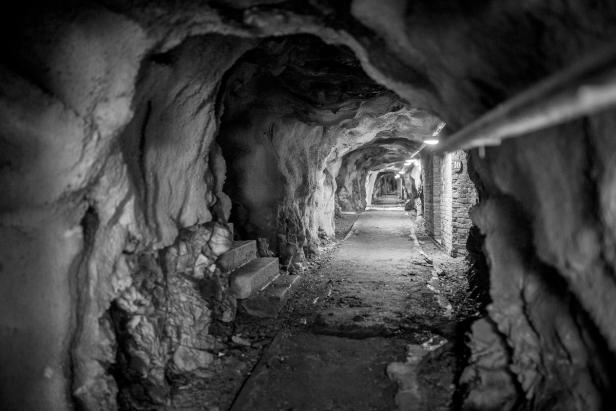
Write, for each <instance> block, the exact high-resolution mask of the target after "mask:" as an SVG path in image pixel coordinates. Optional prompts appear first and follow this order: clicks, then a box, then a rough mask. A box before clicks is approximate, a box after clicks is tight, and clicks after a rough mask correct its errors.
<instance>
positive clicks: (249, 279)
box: [230, 257, 279, 300]
mask: <svg viewBox="0 0 616 411" xmlns="http://www.w3.org/2000/svg"><path fill="white" fill-rule="evenodd" d="M278 275H279V267H278V258H277V257H263V258H257V259H254V260H252V261H250V262H249V263H247V264H245V265H244V266H242V267H241V268H239V269H238V270H236V271H234V272H233V273H232V274H231V280H230V283H231V291H232V292H233V293H234V295H235V296H236V298H238V299H240V300H241V299H244V298H248V297H250V296H251V295H254V294H256V293H257V292H259V291H260V290H261V289H262V288H263V287H264V286H266V285H267V284H268V283H270V282H271V281H273V280H274V279H275V278H276V277H277V276H278Z"/></svg>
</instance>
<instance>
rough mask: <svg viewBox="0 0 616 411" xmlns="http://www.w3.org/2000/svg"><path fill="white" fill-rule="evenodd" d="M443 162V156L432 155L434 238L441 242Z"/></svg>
mask: <svg viewBox="0 0 616 411" xmlns="http://www.w3.org/2000/svg"><path fill="white" fill-rule="evenodd" d="M441 163H442V157H440V156H433V157H432V179H433V183H432V220H433V221H434V229H433V232H432V235H433V236H434V239H435V240H436V241H438V242H439V243H442V229H443V223H442V221H441V194H442V188H441V187H442V180H441V175H442V174H441V171H442V170H441Z"/></svg>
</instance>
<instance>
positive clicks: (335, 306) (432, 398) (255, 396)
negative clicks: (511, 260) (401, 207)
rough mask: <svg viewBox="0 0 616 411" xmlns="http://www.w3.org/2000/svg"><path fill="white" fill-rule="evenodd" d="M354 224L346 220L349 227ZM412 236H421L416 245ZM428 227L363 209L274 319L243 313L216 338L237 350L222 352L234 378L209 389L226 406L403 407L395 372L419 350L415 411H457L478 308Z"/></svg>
mask: <svg viewBox="0 0 616 411" xmlns="http://www.w3.org/2000/svg"><path fill="white" fill-rule="evenodd" d="M345 217H346V216H345ZM355 218H356V216H353V215H348V218H346V219H345V220H346V221H345V224H346V226H347V227H351V225H352V224H353V220H354V219H355ZM419 226H420V224H419ZM412 231H414V232H415V231H416V232H417V233H418V234H417V236H416V237H413V238H409V236H410V235H411V232H412ZM422 232H423V230H421V227H418V228H417V230H411V220H410V218H409V217H408V216H407V215H406V213H405V212H403V211H367V212H364V213H363V214H361V216H359V219H358V220H357V222H356V223H355V225H354V226H353V228H352V233H350V236H349V237H348V238H347V239H346V240H343V241H339V242H337V243H333V244H330V245H328V246H327V247H326V248H325V249H324V251H323V252H322V253H321V255H320V256H319V257H318V258H317V259H316V260H315V261H313V262H311V263H308V264H306V270H305V272H304V277H303V279H302V282H301V284H300V285H299V286H298V287H297V289H296V290H295V291H294V294H293V296H292V298H291V299H290V301H289V303H288V304H287V306H286V307H285V308H284V309H283V312H282V313H281V315H280V317H279V318H278V319H270V320H262V319H254V318H251V317H248V316H246V315H242V314H241V313H240V315H239V317H238V320H237V322H236V324H235V325H234V326H233V328H231V327H229V326H221V328H220V329H219V330H217V332H218V333H219V335H221V336H225V335H226V337H227V338H228V339H229V341H235V342H234V343H232V344H234V345H235V347H234V348H232V349H230V350H225V351H221V352H220V353H218V355H219V356H220V360H221V364H225V365H226V366H232V367H235V370H236V371H233V372H231V371H226V374H225V375H226V377H225V378H223V379H222V380H221V379H220V378H216V379H215V380H216V381H214V380H211V381H210V385H209V387H208V388H207V390H208V391H210V392H211V390H212V388H213V387H212V384H215V385H217V386H218V387H220V390H221V391H219V393H220V396H219V400H220V402H219V404H218V406H219V409H221V410H222V409H228V408H230V407H231V406H232V408H231V409H233V410H291V409H292V410H390V409H395V408H396V403H395V401H396V399H395V395H396V392H397V391H398V388H399V387H398V384H396V382H395V381H393V380H395V379H396V377H395V376H391V378H392V379H393V380H392V379H390V378H389V377H388V375H387V371H386V370H387V365H388V364H389V363H392V362H399V363H400V364H405V362H406V363H408V361H410V359H411V357H412V356H410V354H409V353H410V352H411V351H412V350H413V349H414V350H415V351H414V352H421V356H422V357H423V360H422V361H421V362H419V363H418V364H416V365H414V366H413V367H412V372H413V373H415V374H413V375H414V376H413V381H414V382H413V384H416V385H417V384H419V385H418V388H417V389H415V391H417V392H418V393H419V394H417V395H419V396H420V397H422V398H423V400H427V401H428V402H427V403H425V404H424V403H422V402H421V401H423V400H421V401H420V399H418V398H413V401H412V402H413V403H414V404H419V405H418V407H419V408H414V409H434V410H440V409H443V410H444V409H449V408H450V405H451V398H452V396H453V386H452V381H453V375H454V373H455V371H456V355H455V354H456V352H455V345H454V344H453V342H454V340H455V338H456V325H457V324H459V323H460V322H461V321H463V320H464V319H466V318H468V317H469V316H472V315H474V314H475V311H476V306H475V305H474V304H473V302H472V300H470V299H469V298H468V293H467V283H466V280H465V278H466V277H465V274H464V273H465V269H466V265H465V263H464V260H463V259H460V258H458V259H453V258H451V257H448V256H447V255H446V254H444V253H443V252H442V251H441V250H440V249H439V248H438V247H437V246H436V244H434V243H433V242H432V240H430V239H428V238H427V237H425V236H424V235H422V234H421V233H422ZM342 234H345V233H344V231H341V232H340V236H341V237H343V235H342ZM448 341H449V343H447V342H448ZM409 344H411V345H410V346H409ZM422 344H423V347H424V348H422ZM413 347H415V348H413ZM425 347H428V348H425ZM434 348H436V349H434ZM431 349H434V350H433V351H430V350H431ZM418 350H419V351H418ZM424 354H426V355H424ZM407 356H408V359H407ZM406 369H408V368H405V370H406ZM248 375H251V376H250V378H248V379H247V380H245V377H246V376H248ZM244 380H245V381H244ZM415 381H417V382H415ZM223 384H226V386H225V387H224V388H223ZM242 384H243V385H242ZM407 385H408V384H407ZM204 388H205V387H204ZM240 388H241V392H240V393H239V395H237V397H236V396H235V394H236V393H237V392H239V391H240ZM407 388H408V387H407ZM413 395H415V394H413ZM404 398H406V397H404V396H403V395H402V396H400V395H399V396H398V401H399V405H401V404H402V405H403V404H404V401H403V400H404ZM407 399H408V398H407ZM426 404H427V405H426ZM206 409H207V408H206Z"/></svg>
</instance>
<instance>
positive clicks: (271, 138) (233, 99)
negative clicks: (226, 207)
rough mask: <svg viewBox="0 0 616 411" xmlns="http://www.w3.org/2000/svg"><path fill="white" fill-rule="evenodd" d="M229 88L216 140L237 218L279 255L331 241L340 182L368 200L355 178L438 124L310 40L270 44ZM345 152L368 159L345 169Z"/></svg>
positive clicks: (338, 52)
mask: <svg viewBox="0 0 616 411" xmlns="http://www.w3.org/2000/svg"><path fill="white" fill-rule="evenodd" d="M226 85H227V87H226V94H225V100H224V104H225V112H224V115H223V117H222V126H221V131H220V135H219V137H218V141H219V143H220V144H221V146H222V149H223V153H224V154H225V156H226V158H227V161H228V162H229V168H230V170H229V180H228V183H227V186H226V190H227V192H228V193H229V195H230V196H231V198H232V200H233V203H234V209H233V213H234V217H233V219H234V221H235V222H236V223H237V229H238V232H240V233H242V234H243V235H244V236H247V237H259V236H260V237H266V238H268V239H269V241H270V244H272V246H273V247H275V249H277V250H279V252H281V253H284V252H285V251H284V250H286V249H287V248H289V247H291V248H294V249H296V250H298V251H297V252H300V253H301V252H302V250H305V251H304V252H305V253H310V251H309V250H310V249H311V248H312V247H313V245H314V244H316V243H318V235H319V232H323V233H324V234H325V235H328V236H332V235H333V213H334V192H335V190H336V182H335V181H334V176H336V175H344V176H345V178H346V181H345V180H344V179H343V180H341V183H343V184H347V182H349V181H354V183H353V184H354V185H355V193H354V194H353V196H354V201H355V202H356V203H359V204H361V202H362V201H364V200H362V199H361V198H362V197H363V196H365V194H363V193H360V192H359V191H358V190H359V189H360V186H361V185H362V184H365V180H363V178H361V177H359V176H358V175H353V176H348V175H347V174H348V173H360V174H364V175H365V174H366V173H367V171H368V170H370V169H371V168H372V167H376V166H377V165H378V164H381V163H382V162H383V161H400V160H402V159H404V158H406V157H405V156H408V154H409V153H410V151H412V150H413V149H415V148H416V147H418V143H417V141H418V140H420V139H421V138H423V137H425V136H427V135H429V133H430V132H431V131H432V130H433V129H434V128H435V127H436V124H437V122H438V120H437V119H436V118H435V117H433V116H431V115H429V114H428V113H425V112H422V111H419V110H416V109H411V108H409V107H408V106H406V105H405V104H403V103H402V102H401V101H400V100H399V99H398V98H397V97H395V96H393V95H392V94H391V93H390V92H388V91H386V90H385V89H383V88H382V87H380V86H378V85H376V84H375V83H374V82H373V81H372V80H370V79H369V78H367V77H366V76H365V74H364V73H363V72H362V71H361V68H360V67H359V63H358V62H357V61H356V60H355V59H354V57H353V55H352V54H351V52H350V51H349V50H348V49H341V48H336V47H331V46H327V45H325V44H324V43H322V42H321V41H319V40H317V39H315V38H311V37H306V36H297V37H291V38H289V39H287V40H284V41H282V40H268V41H264V42H263V43H261V45H260V46H259V47H258V48H257V49H255V50H253V51H251V52H250V53H248V54H246V55H245V56H244V57H243V58H242V59H241V60H240V61H239V62H238V63H237V64H236V66H235V67H234V69H233V70H232V72H231V74H230V75H229V77H228V78H227V83H226ZM350 85H353V87H350ZM346 155H348V156H352V158H354V159H360V160H359V161H360V163H359V164H352V165H351V164H349V165H346V168H345V171H344V172H342V173H341V172H339V170H340V167H341V166H342V164H343V162H344V158H345V156H346ZM349 161H353V160H349ZM355 161H357V160H355ZM355 166H357V167H358V168H357V169H356V170H357V171H355V169H354V167H355ZM351 168H353V171H352V170H351ZM343 189H345V190H348V189H349V188H348V187H346V186H343ZM345 209H346V207H345Z"/></svg>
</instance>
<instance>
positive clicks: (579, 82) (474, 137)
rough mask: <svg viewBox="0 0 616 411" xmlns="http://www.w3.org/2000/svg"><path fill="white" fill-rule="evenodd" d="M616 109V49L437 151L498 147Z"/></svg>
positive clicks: (498, 110) (555, 78)
mask: <svg viewBox="0 0 616 411" xmlns="http://www.w3.org/2000/svg"><path fill="white" fill-rule="evenodd" d="M615 104H616V44H611V45H610V47H608V48H606V49H603V50H601V51H600V52H598V53H595V54H593V55H591V56H589V57H587V58H584V59H582V60H580V61H579V62H578V63H576V64H574V65H572V66H571V67H569V68H567V69H565V70H563V71H561V72H558V73H556V74H554V75H552V76H550V77H548V78H546V79H545V80H543V81H541V82H539V83H537V84H536V85H535V86H533V87H531V88H530V89H528V90H526V91H524V92H522V93H521V94H518V95H517V96H515V97H513V98H512V99H510V100H508V101H506V102H505V103H503V104H500V105H498V106H497V107H495V108H494V109H492V110H491V111H489V112H488V113H487V114H485V115H483V116H482V117H480V118H479V119H477V120H476V121H474V122H473V123H471V124H469V125H467V126H466V127H464V128H463V129H462V130H460V131H458V132H457V133H454V134H452V135H451V136H449V137H448V138H447V139H443V141H442V142H441V144H440V145H439V146H437V147H434V149H433V151H435V152H444V151H456V150H463V149H470V148H476V147H483V146H490V145H498V144H500V142H501V140H503V139H505V138H511V137H516V136H521V135H524V134H527V133H530V132H533V131H537V130H541V129H543V128H546V127H550V126H554V125H557V124H560V123H564V122H566V121H570V120H573V119H576V118H579V117H581V116H586V115H589V114H592V113H595V112H597V111H600V110H603V109H605V108H608V107H610V106H613V105H615Z"/></svg>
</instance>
